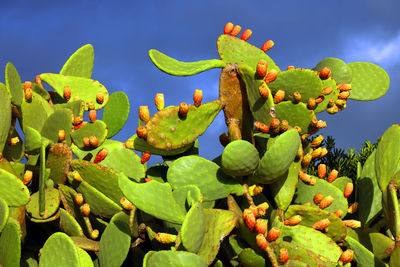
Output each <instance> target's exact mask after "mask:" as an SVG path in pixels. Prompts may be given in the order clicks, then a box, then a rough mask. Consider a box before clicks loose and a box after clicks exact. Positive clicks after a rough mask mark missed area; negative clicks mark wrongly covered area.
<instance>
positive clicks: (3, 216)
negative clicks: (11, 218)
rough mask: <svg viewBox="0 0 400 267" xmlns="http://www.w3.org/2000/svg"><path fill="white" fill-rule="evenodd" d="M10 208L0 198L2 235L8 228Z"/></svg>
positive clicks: (0, 228) (0, 229)
mask: <svg viewBox="0 0 400 267" xmlns="http://www.w3.org/2000/svg"><path fill="white" fill-rule="evenodd" d="M9 212H10V210H9V208H8V205H7V202H6V201H5V200H4V199H2V198H0V233H1V231H2V230H3V228H4V226H6V223H7V220H8V215H9Z"/></svg>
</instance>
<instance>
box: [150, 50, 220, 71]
mask: <svg viewBox="0 0 400 267" xmlns="http://www.w3.org/2000/svg"><path fill="white" fill-rule="evenodd" d="M149 57H150V59H151V61H153V63H154V65H156V67H157V68H159V69H160V70H161V71H163V72H165V73H168V74H171V75H175V76H189V75H194V74H197V73H200V72H203V71H206V70H210V69H214V68H223V67H225V63H224V62H223V61H222V60H218V59H210V60H202V61H197V62H182V61H178V60H176V59H174V58H171V57H169V56H167V55H165V54H163V53H161V52H160V51H157V50H155V49H151V50H150V51H149Z"/></svg>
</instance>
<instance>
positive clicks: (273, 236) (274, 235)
mask: <svg viewBox="0 0 400 267" xmlns="http://www.w3.org/2000/svg"><path fill="white" fill-rule="evenodd" d="M280 233H281V231H280V230H279V228H277V227H272V228H271V229H270V230H269V231H268V233H267V240H268V242H273V241H275V240H277V239H278V237H279V235H280Z"/></svg>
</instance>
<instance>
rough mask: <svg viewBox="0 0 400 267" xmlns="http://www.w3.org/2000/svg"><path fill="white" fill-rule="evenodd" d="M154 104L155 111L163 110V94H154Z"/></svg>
mask: <svg viewBox="0 0 400 267" xmlns="http://www.w3.org/2000/svg"><path fill="white" fill-rule="evenodd" d="M154 103H155V105H156V108H157V110H162V109H164V94H161V93H159V94H156V96H155V97H154Z"/></svg>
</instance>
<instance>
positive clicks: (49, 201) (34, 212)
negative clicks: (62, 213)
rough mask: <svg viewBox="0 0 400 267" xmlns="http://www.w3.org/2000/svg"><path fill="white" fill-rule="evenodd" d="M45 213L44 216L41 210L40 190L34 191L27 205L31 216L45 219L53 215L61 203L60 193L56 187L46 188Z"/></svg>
mask: <svg viewBox="0 0 400 267" xmlns="http://www.w3.org/2000/svg"><path fill="white" fill-rule="evenodd" d="M44 192H45V200H46V202H45V213H44V214H43V216H41V215H40V212H39V192H36V193H33V194H32V195H31V200H30V201H29V203H28V205H26V213H27V214H28V216H29V217H30V218H33V219H38V220H45V219H47V218H50V217H51V216H53V215H54V214H55V213H56V212H57V210H58V207H59V205H60V193H59V192H58V190H57V189H55V188H46V189H45V191H44Z"/></svg>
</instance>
